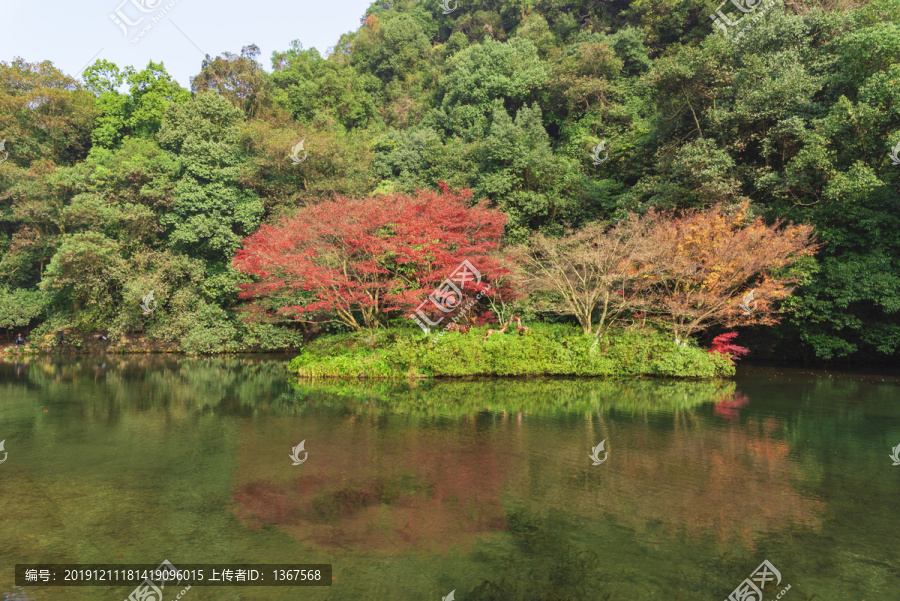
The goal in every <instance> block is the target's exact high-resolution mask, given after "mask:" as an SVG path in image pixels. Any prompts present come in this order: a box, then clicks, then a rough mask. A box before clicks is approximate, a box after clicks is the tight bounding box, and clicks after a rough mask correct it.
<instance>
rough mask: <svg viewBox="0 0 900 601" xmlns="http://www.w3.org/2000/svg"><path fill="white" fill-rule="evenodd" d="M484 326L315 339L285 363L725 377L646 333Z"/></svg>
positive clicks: (389, 370)
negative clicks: (595, 334)
mask: <svg viewBox="0 0 900 601" xmlns="http://www.w3.org/2000/svg"><path fill="white" fill-rule="evenodd" d="M486 330H487V327H482V328H472V330H471V331H470V332H469V333H468V334H460V333H457V332H451V333H446V334H444V335H443V336H437V335H436V334H431V335H429V336H426V335H424V334H423V333H422V331H421V330H413V329H401V328H393V329H381V330H374V331H364V332H353V333H348V334H335V335H329V336H322V337H320V338H317V339H316V340H314V341H312V342H311V343H309V345H307V346H306V347H305V348H304V351H303V353H301V354H300V355H299V356H297V357H295V358H294V359H293V360H292V361H291V364H290V370H291V372H292V373H294V374H297V375H298V376H300V377H301V378H390V379H402V378H427V377H462V376H666V377H681V378H712V377H719V376H730V375H732V374H733V373H734V367H733V366H732V365H731V363H730V361H729V360H728V359H727V358H726V357H724V356H722V355H718V354H710V353H708V352H706V350H704V349H701V348H697V347H691V346H688V347H684V346H678V345H676V344H675V341H674V340H672V337H671V335H669V334H668V333H661V332H658V331H655V330H652V329H627V330H620V331H615V332H610V333H609V334H607V336H606V337H604V338H603V339H601V340H600V343H599V344H598V345H597V347H596V348H595V349H594V350H593V352H591V346H592V344H593V342H594V340H593V338H592V337H590V336H585V335H584V334H582V333H581V330H579V329H577V328H573V327H571V326H566V325H559V324H553V325H547V324H535V325H534V326H533V327H532V328H531V330H530V331H529V332H528V333H527V334H526V335H524V336H519V335H517V334H515V333H506V334H494V335H493V336H491V337H490V338H488V339H487V340H482V337H483V335H484V332H485V331H486Z"/></svg>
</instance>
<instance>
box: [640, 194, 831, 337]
mask: <svg viewBox="0 0 900 601" xmlns="http://www.w3.org/2000/svg"><path fill="white" fill-rule="evenodd" d="M645 218H646V219H648V220H649V222H650V223H649V226H650V229H651V231H652V234H651V235H652V239H653V244H652V245H650V248H651V249H652V252H651V254H650V256H649V257H648V258H649V260H650V262H651V263H652V265H653V276H652V277H653V283H654V288H655V291H656V292H655V297H654V305H655V306H656V308H657V309H658V312H660V313H662V314H663V315H666V316H667V317H668V318H669V319H671V322H672V329H673V333H674V334H675V340H676V342H679V343H685V341H687V339H688V338H689V337H690V336H691V335H692V334H695V333H697V332H699V331H701V330H703V329H705V328H707V327H709V326H711V325H714V324H719V325H724V326H726V327H734V326H738V325H754V324H760V325H771V324H774V323H776V322H777V321H778V316H777V301H779V300H782V299H784V298H786V297H787V296H789V295H790V294H791V292H792V290H793V285H792V284H794V283H795V282H796V278H793V277H791V276H790V275H788V274H787V271H788V268H789V267H790V266H791V265H792V264H793V263H795V262H796V261H797V260H798V259H800V258H801V257H804V256H807V255H810V254H812V253H813V252H814V250H815V245H814V244H813V243H812V240H813V232H812V226H809V225H790V224H789V225H785V224H784V223H783V222H781V221H778V222H775V223H773V224H770V225H767V224H766V223H765V222H764V221H763V220H762V218H760V217H756V218H755V219H751V218H750V217H749V216H748V215H747V205H746V204H744V205H742V206H741V207H740V208H739V209H738V210H737V211H731V212H729V211H727V210H726V209H724V208H723V207H722V206H721V205H717V206H715V207H712V208H711V209H707V210H702V211H701V210H697V209H693V210H690V211H687V212H685V213H682V214H681V215H680V216H675V215H674V214H672V213H670V212H659V213H657V212H651V213H649V214H648V215H647V216H646V217H645ZM751 290H753V297H754V300H753V301H752V302H751V303H750V306H748V307H747V309H749V310H750V311H749V313H748V312H747V310H745V309H743V308H742V307H741V305H742V304H743V303H742V300H743V298H744V296H745V295H746V294H747V293H748V292H750V291H751Z"/></svg>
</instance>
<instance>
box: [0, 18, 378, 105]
mask: <svg viewBox="0 0 900 601" xmlns="http://www.w3.org/2000/svg"><path fill="white" fill-rule="evenodd" d="M370 4H371V0H327V1H325V2H321V1H320V2H313V1H311V0H297V1H295V2H290V1H287V0H253V1H251V2H247V1H238V0H215V1H213V0H0V61H5V62H10V61H12V60H13V58H14V57H17V56H21V57H22V58H23V59H25V60H26V61H27V62H40V61H44V60H49V61H51V62H53V64H54V65H56V66H57V67H58V68H60V69H61V70H62V71H64V72H65V73H67V74H69V75H72V76H78V74H79V73H80V72H81V70H82V69H83V68H84V67H85V66H87V65H89V64H92V63H93V62H94V61H95V60H97V59H101V58H102V59H106V60H108V61H111V62H113V63H115V64H117V65H118V66H119V67H124V66H126V65H132V66H134V67H136V68H138V69H141V68H143V67H145V66H146V65H147V63H148V61H151V60H153V61H156V62H160V61H162V62H163V63H164V64H165V66H166V70H167V71H168V72H169V74H170V75H172V77H173V78H175V79H176V80H177V81H178V82H179V83H180V84H181V85H183V86H185V87H189V85H190V78H191V77H193V76H195V75H197V73H198V72H199V71H200V67H201V64H202V61H203V57H204V54H209V55H211V56H218V55H220V54H222V53H223V52H233V53H235V54H239V53H240V51H241V47H243V46H246V45H248V44H256V45H257V46H259V48H260V50H261V51H262V54H261V56H260V57H259V60H260V62H261V63H262V65H263V67H264V68H265V69H266V70H267V71H271V60H270V58H271V55H272V52H273V51H276V50H278V51H283V50H287V49H288V48H289V47H290V44H291V41H292V40H300V42H301V43H302V44H303V47H304V48H316V49H318V50H319V52H320V53H321V54H322V55H323V56H324V55H325V52H326V50H327V49H328V48H329V47H331V46H334V45H335V44H336V43H337V41H338V39H339V38H340V36H341V34H343V33H346V32H348V31H354V30H356V29H357V28H358V27H359V20H360V18H361V17H362V16H363V13H364V12H365V10H366V8H368V7H369V5H370ZM142 9H143V10H142ZM117 12H118V15H114V14H115V13H117ZM161 12H162V13H163V15H162V16H161V17H160V18H159V19H158V20H157V22H156V23H152V20H153V19H154V18H156V17H158V16H159V14H160V13H161ZM110 15H114V16H116V18H118V20H119V21H120V22H122V23H123V27H124V28H125V30H126V31H127V32H128V35H127V37H126V35H125V32H124V31H123V29H120V27H119V26H117V25H116V23H115V22H114V21H113V19H111V18H110ZM129 23H134V25H129ZM148 25H149V26H150V29H149V30H147V31H146V32H145V33H144V35H143V37H141V38H139V39H138V41H137V42H133V41H132V40H133V39H134V38H135V37H137V35H138V34H139V33H140V31H141V30H142V29H143V28H146V27H147V26H148ZM179 30H180V31H179ZM198 48H199V49H198Z"/></svg>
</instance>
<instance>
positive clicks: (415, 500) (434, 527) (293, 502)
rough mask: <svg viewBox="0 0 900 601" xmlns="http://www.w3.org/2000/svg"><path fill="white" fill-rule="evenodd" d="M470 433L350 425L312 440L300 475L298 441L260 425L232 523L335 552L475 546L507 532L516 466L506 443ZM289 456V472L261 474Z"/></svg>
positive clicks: (244, 464)
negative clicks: (294, 459) (507, 493)
mask: <svg viewBox="0 0 900 601" xmlns="http://www.w3.org/2000/svg"><path fill="white" fill-rule="evenodd" d="M464 424H465V426H468V428H466V429H468V430H469V432H468V433H464V434H463V436H462V437H460V435H459V433H458V432H456V431H453V432H441V431H437V430H422V431H419V432H417V433H415V434H411V433H410V431H409V430H398V431H383V430H377V429H374V428H371V425H370V424H365V427H363V428H360V427H359V426H358V425H354V424H353V423H352V422H351V423H349V424H345V425H344V426H341V427H340V428H339V429H338V430H334V431H331V432H327V433H321V434H310V435H308V436H307V442H306V450H307V451H309V459H308V460H307V462H306V463H304V464H303V465H302V466H296V467H294V466H291V464H290V460H289V459H288V458H287V455H286V453H285V448H289V447H290V446H291V444H286V442H285V441H291V440H293V439H292V438H291V436H293V435H292V434H287V433H286V435H285V436H279V435H277V434H275V433H273V432H271V431H268V430H266V429H265V427H264V425H261V424H260V425H258V426H257V427H256V428H254V429H253V430H251V431H249V432H246V433H245V434H244V436H243V439H244V440H243V444H242V448H244V449H248V450H250V452H248V453H246V454H244V453H242V454H241V457H240V461H241V466H240V467H239V469H238V475H237V477H236V482H235V486H234V492H233V498H234V500H235V501H236V503H237V506H236V507H235V509H234V513H235V514H236V515H237V516H238V517H239V518H241V519H242V520H243V521H244V523H245V524H248V525H250V526H252V527H261V526H264V525H274V526H277V527H279V528H280V529H282V530H284V531H287V532H289V533H290V534H291V535H292V536H294V537H295V538H298V539H305V540H310V541H313V542H315V543H317V544H320V545H324V546H329V547H335V546H337V547H345V546H353V547H356V548H367V549H379V550H390V549H391V548H399V549H403V548H404V547H415V548H419V549H421V548H429V547H431V548H433V549H434V550H438V549H440V548H444V549H446V548H447V547H449V546H459V545H464V544H466V543H472V542H474V539H475V537H476V536H477V535H479V534H482V533H486V532H490V531H493V530H498V529H502V528H503V527H504V518H503V516H504V514H503V507H502V504H501V502H500V489H501V486H502V484H503V479H504V478H503V475H504V474H505V473H507V472H508V471H509V470H508V468H509V461H510V460H509V459H508V457H507V455H506V454H505V453H504V452H503V448H502V447H501V446H500V443H501V440H500V438H501V437H497V436H495V435H492V434H491V433H488V432H485V433H483V434H477V433H475V432H474V425H473V424H472V422H471V421H470V420H467V421H466V422H464ZM314 425H315V424H309V426H310V430H308V431H312V427H314ZM465 426H464V427H465ZM494 434H496V433H494ZM292 444H296V442H294V443H292ZM282 455H284V459H285V462H284V463H285V465H286V467H285V465H279V466H276V467H261V466H265V465H266V463H271V458H273V457H280V456H282Z"/></svg>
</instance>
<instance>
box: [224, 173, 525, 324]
mask: <svg viewBox="0 0 900 601" xmlns="http://www.w3.org/2000/svg"><path fill="white" fill-rule="evenodd" d="M440 187H441V191H440V192H434V191H427V190H424V191H419V192H417V193H416V194H415V195H414V196H407V195H403V194H392V195H386V196H377V197H372V198H361V199H352V198H343V197H338V198H336V199H334V200H328V201H324V202H320V203H318V204H315V205H311V206H308V207H305V208H303V209H302V210H300V212H299V213H298V214H297V215H296V216H295V217H293V218H291V219H286V220H283V221H282V222H281V224H280V225H278V226H263V227H261V228H260V229H259V231H257V232H256V233H255V234H253V235H252V236H250V237H249V238H247V239H245V240H244V243H243V248H242V249H241V250H239V251H238V252H237V254H236V256H235V258H234V266H235V268H236V269H238V270H239V271H240V272H242V273H245V274H248V275H252V276H254V279H255V281H254V282H252V283H249V284H243V285H242V286H241V292H240V297H241V298H243V299H247V300H250V301H251V304H250V307H249V310H250V311H251V312H253V313H256V314H257V315H263V316H265V317H268V318H274V317H277V316H282V317H288V318H292V319H309V318H320V319H323V320H326V321H337V322H340V323H343V324H345V325H347V326H349V327H351V328H353V329H360V328H362V327H370V328H374V327H378V326H379V325H381V324H383V323H384V322H385V321H386V320H387V319H388V318H390V317H399V316H401V315H403V314H409V313H410V312H412V311H415V310H416V308H417V307H419V306H420V304H421V303H422V302H423V301H425V300H426V299H427V298H428V296H429V293H431V292H432V291H433V290H434V289H435V288H437V287H438V286H439V285H440V284H441V283H442V282H444V281H446V278H448V276H450V275H451V273H452V272H453V271H454V270H455V269H456V268H457V267H458V266H459V265H460V264H461V263H462V261H464V260H467V261H469V263H470V264H471V265H472V266H473V267H475V269H477V270H478V271H479V272H480V274H481V278H480V282H478V281H477V278H471V277H470V278H469V279H468V280H467V282H466V283H464V285H463V286H462V287H461V292H462V297H463V298H459V299H454V303H453V304H455V305H457V306H462V307H464V306H466V304H467V303H464V302H463V301H466V300H472V299H474V297H475V296H476V295H477V294H478V293H479V292H481V293H483V294H484V295H488V296H490V295H496V294H502V293H504V292H506V293H507V294H512V289H511V284H510V283H505V284H504V285H502V286H501V285H499V284H498V285H496V286H492V285H491V283H492V282H495V281H496V280H497V279H498V278H502V277H504V276H508V275H509V274H510V273H511V272H510V270H509V269H507V267H506V259H505V258H504V257H503V256H501V255H499V254H498V253H497V249H498V248H499V244H500V237H501V235H502V233H503V228H504V226H505V224H506V216H505V215H503V214H502V213H500V212H498V211H494V210H491V209H489V208H487V207H486V206H485V205H484V204H483V203H482V204H478V205H475V206H472V202H471V200H472V193H471V191H469V190H461V191H451V190H450V189H449V187H448V186H447V185H446V184H444V183H443V182H442V183H441V184H440ZM504 282H509V278H504ZM456 301H459V302H456ZM484 304H486V303H484ZM482 306H483V305H482V304H477V305H474V306H473V307H472V308H471V309H470V310H469V313H468V315H469V316H470V317H474V316H475V315H476V314H477V313H478V312H480V309H481V308H482ZM428 309H429V313H430V315H432V316H435V315H438V314H440V312H439V311H437V310H436V308H435V307H433V306H431V305H429V307H428Z"/></svg>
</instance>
